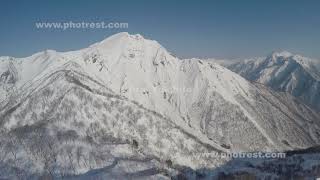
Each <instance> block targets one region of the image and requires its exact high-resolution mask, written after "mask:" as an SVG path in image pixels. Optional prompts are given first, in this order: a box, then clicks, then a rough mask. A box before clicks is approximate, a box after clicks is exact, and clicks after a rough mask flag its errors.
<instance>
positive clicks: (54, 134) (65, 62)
mask: <svg viewBox="0 0 320 180" xmlns="http://www.w3.org/2000/svg"><path fill="white" fill-rule="evenodd" d="M0 62H1V67H3V68H1V70H0V74H1V77H4V78H1V79H3V80H2V81H1V82H2V84H1V88H2V87H9V86H10V87H12V88H14V89H15V91H5V93H6V97H4V96H2V97H3V98H2V103H1V104H0V108H1V109H0V110H1V111H0V123H1V124H2V125H1V127H2V131H1V134H2V136H1V137H3V142H7V143H3V144H1V148H4V149H7V150H6V151H4V152H8V153H11V154H12V156H6V155H4V156H3V159H4V160H3V165H4V166H5V167H7V165H8V164H12V163H10V162H12V161H13V162H15V163H14V164H13V165H10V166H12V168H13V169H15V168H18V169H19V172H20V171H21V173H25V174H28V175H30V174H35V175H42V174H43V173H48V174H53V175H54V176H59V175H58V174H59V173H60V174H61V173H62V174H63V175H72V174H79V173H84V172H87V171H89V170H90V169H98V168H106V167H108V165H110V164H111V165H112V166H111V165H110V166H111V168H110V173H111V174H109V175H110V176H112V174H113V175H114V174H118V173H119V172H121V171H122V170H123V171H125V172H126V171H129V170H130V168H129V169H128V166H129V164H130V163H129V161H127V160H128V159H129V160H130V162H131V163H136V164H139V163H140V165H141V166H143V167H155V168H157V169H164V170H163V171H165V172H166V173H173V172H174V171H175V170H174V169H176V166H181V165H183V166H188V167H193V168H199V167H202V166H208V167H209V166H210V167H215V166H217V165H219V164H221V163H222V162H223V160H220V159H207V158H201V157H199V156H193V155H192V154H193V153H202V152H210V151H217V152H229V151H254V150H260V151H274V150H277V151H281V150H287V149H296V148H304V147H309V146H313V145H316V144H319V141H320V134H319V132H320V115H319V113H317V112H315V111H313V110H312V109H310V108H309V107H307V106H305V105H304V104H302V103H301V102H300V101H299V100H297V99H295V98H294V97H292V96H290V95H288V94H285V93H276V92H273V91H272V90H270V89H267V88H265V87H264V86H261V85H258V84H252V83H250V82H248V81H246V80H245V79H244V78H242V77H241V76H239V75H237V74H236V73H234V72H232V71H230V70H228V69H226V68H224V67H222V66H220V65H218V64H215V63H212V62H209V61H202V60H199V59H190V60H180V59H177V58H175V57H173V56H172V55H170V53H168V52H167V51H166V50H165V49H164V48H163V47H162V46H161V45H160V44H159V43H157V42H156V41H152V40H146V39H144V38H143V37H142V36H141V35H129V34H128V33H119V34H116V35H114V36H111V37H109V38H107V39H105V40H104V41H102V42H99V43H96V44H94V45H92V46H90V47H88V48H85V49H81V50H78V51H72V52H63V53H62V52H55V51H51V50H48V51H45V52H41V53H37V54H35V55H32V56H30V57H27V58H20V59H18V58H1V61H0ZM8 64H9V65H8ZM12 69H13V70H12ZM8 72H9V73H8ZM8 74H9V75H8ZM11 77H14V78H11ZM10 79H14V81H13V82H14V83H12V81H11V80H10ZM3 89H5V88H3ZM3 92H4V91H3ZM35 133H40V134H35ZM69 136H71V137H69ZM9 137H10V138H9ZM37 137H43V138H44V139H45V142H50V143H49V144H46V143H45V142H43V140H38V139H37ZM59 138H60V139H59ZM70 138H71V139H70ZM65 141H67V142H66V143H63V142H65ZM18 142H19V143H18ZM114 143H116V144H115V145H114ZM129 144H131V145H129ZM52 146H54V147H57V148H56V151H55V152H52V150H47V149H46V148H48V147H52ZM69 146H72V148H70V147H69ZM114 146H115V147H114ZM132 147H135V148H132ZM32 148H40V149H39V150H36V151H33V150H32ZM49 149H51V148H49ZM79 149H81V150H79ZM113 149H115V150H113ZM137 149H138V150H137ZM78 151H81V152H82V154H81V153H80V155H77V154H78V153H77V152H78ZM33 152H34V153H35V154H32V153H33ZM118 152H120V154H117V153H118ZM122 152H123V153H124V154H121V153H122ZM128 153H129V154H128ZM47 154H49V157H47ZM57 154H58V155H57ZM92 154H93V155H92ZM76 156H77V158H75V157H76ZM132 156H134V158H132V159H131V157H132ZM137 157H138V158H137ZM52 158H53V159H52ZM68 158H69V160H68ZM81 158H82V160H81ZM119 158H120V159H121V162H123V163H124V164H125V165H123V166H125V169H121V167H122V166H120V165H118V163H119V161H118V159H119ZM71 159H77V160H78V162H73V161H71ZM99 159H100V160H99ZM101 159H102V160H101ZM115 159H116V160H115ZM123 159H124V161H122V160H123ZM143 159H147V160H143ZM167 160H170V161H168V162H172V164H173V165H174V167H170V166H171V165H170V164H171V163H168V162H167V164H169V165H168V166H169V167H162V166H163V165H164V164H166V163H164V162H165V161H167ZM110 161H112V162H114V163H116V165H115V164H112V163H111V162H110ZM20 162H21V163H20ZM26 162H29V163H30V164H26ZM150 163H151V164H150ZM120 164H121V163H120ZM140 165H139V166H138V167H140ZM30 166H31V167H32V168H31V169H30V170H28V172H25V171H26V168H27V167H30ZM119 166H120V167H119ZM50 168H51V169H50ZM119 168H120V169H119ZM64 170H65V171H64ZM140 170H141V171H143V170H146V169H143V168H142V169H134V170H132V171H133V172H139V171H140ZM62 171H63V172H62ZM150 171H152V170H150ZM6 172H9V173H8V176H10V172H11V171H6ZM89 172H91V171H89ZM108 172H109V171H108ZM152 172H153V171H152ZM159 173H161V172H159V171H156V172H155V173H154V174H155V175H157V174H158V175H159ZM125 175H126V174H124V176H125Z"/></svg>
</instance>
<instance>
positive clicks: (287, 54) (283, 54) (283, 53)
mask: <svg viewBox="0 0 320 180" xmlns="http://www.w3.org/2000/svg"><path fill="white" fill-rule="evenodd" d="M291 56H293V54H292V53H290V52H288V51H274V52H272V54H271V57H272V59H277V58H278V57H282V58H289V57H291Z"/></svg>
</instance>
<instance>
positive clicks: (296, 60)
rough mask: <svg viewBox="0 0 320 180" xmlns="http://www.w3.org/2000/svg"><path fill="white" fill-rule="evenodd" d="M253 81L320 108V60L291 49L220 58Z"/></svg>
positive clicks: (223, 62) (222, 62)
mask: <svg viewBox="0 0 320 180" xmlns="http://www.w3.org/2000/svg"><path fill="white" fill-rule="evenodd" d="M216 62H218V63H220V64H222V65H224V66H225V67H227V68H229V69H230V70H232V71H234V72H236V73H238V74H240V75H241V76H243V77H245V78H246V79H248V80H250V81H255V82H259V83H262V84H265V85H267V86H269V87H271V88H273V89H274V90H277V91H284V92H288V93H290V94H292V95H293V96H295V97H298V98H300V99H301V100H303V101H304V102H305V103H306V104H308V105H310V106H311V107H313V108H315V109H317V110H318V111H319V110H320V61H319V60H314V59H310V58H306V57H303V56H300V55H294V54H291V53H289V52H287V51H283V52H273V53H272V54H271V55H269V56H267V57H262V58H252V59H246V60H220V61H219V60H218V61H216Z"/></svg>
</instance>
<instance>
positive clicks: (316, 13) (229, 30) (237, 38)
mask: <svg viewBox="0 0 320 180" xmlns="http://www.w3.org/2000/svg"><path fill="white" fill-rule="evenodd" d="M67 21H73V22H82V21H85V22H99V21H105V22H110V21H119V22H127V23H129V28H128V29H117V30H110V29H77V30H75V29H69V30H65V31H64V30H61V29H36V27H35V23H36V22H67ZM0 23H1V24H0V56H4V55H9V56H16V57H23V56H28V55H31V54H33V53H35V52H38V51H42V50H44V49H55V50H58V51H68V50H75V49H79V48H84V47H87V46H89V45H90V44H92V43H94V42H97V41H101V40H103V39H104V38H106V37H107V36H109V35H111V34H114V33H116V32H121V31H127V32H129V33H133V34H135V33H139V34H142V35H143V36H145V37H146V38H149V39H154V40H157V41H159V42H160V43H161V44H162V45H163V46H164V47H166V49H168V50H169V51H171V52H172V53H174V54H176V55H177V56H179V57H216V58H243V57H252V56H264V55H267V54H269V53H270V52H271V51H273V50H288V51H291V52H294V53H301V54H303V55H305V56H309V57H314V58H320V1H318V0H314V1H312V0H305V1H304V0H251V1H249V0H233V1H231V0H224V1H222V0H220V1H214V0H211V1H209V0H207V1H206V0H198V1H196V0H194V1H189V0H180V1H178V0H161V1H160V0H127V1H124V0H117V1H106V0H104V1H103V0H101V1H99V0H97V1H92V0H91V1H89V0H87V1H84V0H63V1H62V0H61V1H59V0H52V1H48V0H47V1H46V0H27V1H17V0H1V1H0Z"/></svg>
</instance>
